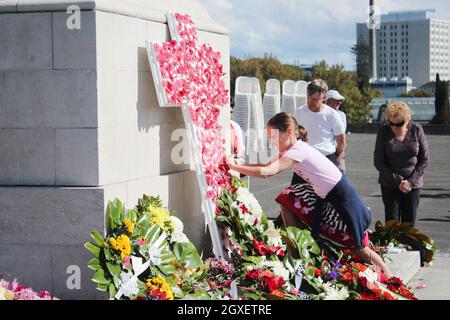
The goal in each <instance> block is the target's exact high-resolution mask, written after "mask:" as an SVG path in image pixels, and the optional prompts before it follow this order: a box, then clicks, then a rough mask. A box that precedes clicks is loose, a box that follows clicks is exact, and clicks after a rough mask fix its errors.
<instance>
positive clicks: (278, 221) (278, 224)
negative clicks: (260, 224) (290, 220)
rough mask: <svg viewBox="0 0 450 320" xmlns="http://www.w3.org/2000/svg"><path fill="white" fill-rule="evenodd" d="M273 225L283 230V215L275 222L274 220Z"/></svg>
mask: <svg viewBox="0 0 450 320" xmlns="http://www.w3.org/2000/svg"><path fill="white" fill-rule="evenodd" d="M273 224H274V225H275V227H277V228H281V227H283V226H284V222H283V217H281V214H279V215H278V217H277V218H276V219H275V220H273Z"/></svg>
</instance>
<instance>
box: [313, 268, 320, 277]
mask: <svg viewBox="0 0 450 320" xmlns="http://www.w3.org/2000/svg"><path fill="white" fill-rule="evenodd" d="M314 275H315V276H316V277H320V276H321V275H322V270H320V269H316V270H314Z"/></svg>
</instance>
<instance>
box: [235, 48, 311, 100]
mask: <svg viewBox="0 0 450 320" xmlns="http://www.w3.org/2000/svg"><path fill="white" fill-rule="evenodd" d="M230 73H231V77H230V81H231V87H230V91H231V96H232V97H234V91H235V88H236V87H235V86H236V78H237V77H239V76H247V77H256V78H258V79H259V84H260V86H261V92H262V94H264V91H265V89H266V81H267V80H269V79H278V80H280V82H281V83H283V81H284V80H294V81H296V80H302V79H303V78H304V76H305V74H304V70H303V69H302V68H300V67H299V66H296V65H292V64H283V63H282V62H281V61H280V60H278V58H277V57H275V56H274V55H272V54H270V53H266V54H264V57H263V58H254V57H248V58H244V59H239V58H236V57H231V58H230Z"/></svg>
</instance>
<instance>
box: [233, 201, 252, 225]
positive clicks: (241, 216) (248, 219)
mask: <svg viewBox="0 0 450 320" xmlns="http://www.w3.org/2000/svg"><path fill="white" fill-rule="evenodd" d="M232 207H233V208H235V209H237V210H238V212H239V219H241V220H242V221H244V222H245V223H247V224H248V225H250V226H253V225H254V224H255V222H256V218H255V216H254V215H252V214H251V213H250V212H246V213H243V212H242V209H241V208H240V207H239V206H238V205H237V204H236V203H235V202H234V203H233V204H232Z"/></svg>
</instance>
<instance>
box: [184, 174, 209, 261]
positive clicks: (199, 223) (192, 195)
mask: <svg viewBox="0 0 450 320" xmlns="http://www.w3.org/2000/svg"><path fill="white" fill-rule="evenodd" d="M184 190H185V191H184V192H185V194H186V196H185V199H184V203H185V205H184V206H185V210H184V213H183V214H181V215H179V217H180V219H181V220H182V221H183V223H184V228H185V233H186V235H187V236H188V237H189V240H191V241H192V243H194V244H195V246H196V248H197V250H198V251H199V252H203V256H204V257H209V256H210V254H211V252H212V245H211V240H210V238H209V234H208V232H209V231H208V230H207V229H206V225H205V217H204V214H203V211H202V206H201V195H200V189H199V186H198V182H197V176H196V174H195V171H187V172H185V173H184Z"/></svg>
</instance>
